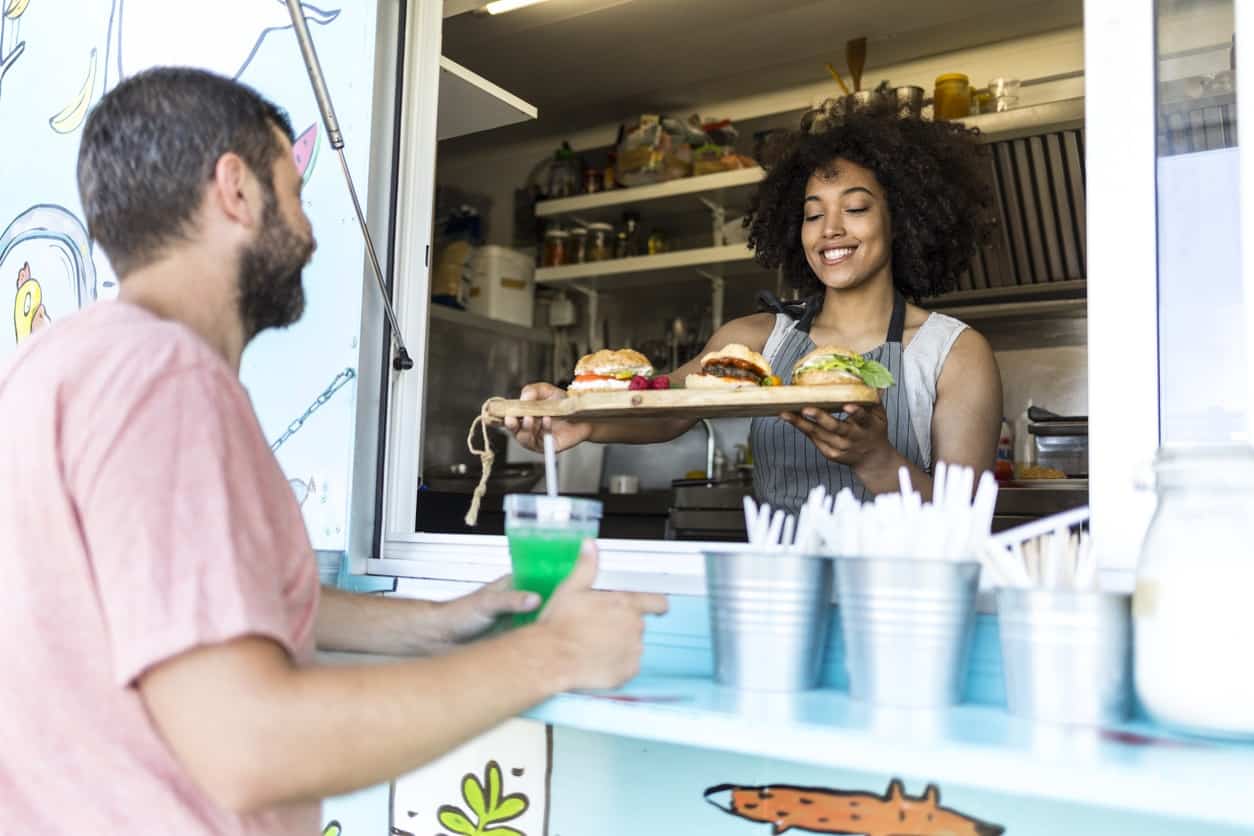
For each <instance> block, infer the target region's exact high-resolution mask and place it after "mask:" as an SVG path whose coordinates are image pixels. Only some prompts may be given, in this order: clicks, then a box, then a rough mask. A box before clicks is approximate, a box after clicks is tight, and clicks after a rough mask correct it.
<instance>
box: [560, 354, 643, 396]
mask: <svg viewBox="0 0 1254 836" xmlns="http://www.w3.org/2000/svg"><path fill="white" fill-rule="evenodd" d="M618 372H631V373H632V374H638V375H643V376H645V377H649V376H651V375H652V374H653V364H652V363H650V362H649V358H648V357H645V356H644V355H643V354H641V353H640V352H639V351H635V350H633V349H630V348H620V349H617V350H611V349H608V348H606V349H602V350H601V351H595V352H593V353H592V354H585V355H584V356H583V357H581V358H579V362H578V363H576V364H575V374H576V375H581V374H615V373H618ZM623 388H626V387H625V386H624V387H623Z"/></svg>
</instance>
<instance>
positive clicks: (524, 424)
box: [505, 383, 592, 453]
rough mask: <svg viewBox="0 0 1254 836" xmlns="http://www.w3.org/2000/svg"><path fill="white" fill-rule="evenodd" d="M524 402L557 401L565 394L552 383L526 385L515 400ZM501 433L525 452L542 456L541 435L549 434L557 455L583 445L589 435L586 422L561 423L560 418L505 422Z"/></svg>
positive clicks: (517, 419) (515, 419) (589, 427)
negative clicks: (551, 436)
mask: <svg viewBox="0 0 1254 836" xmlns="http://www.w3.org/2000/svg"><path fill="white" fill-rule="evenodd" d="M518 397H519V399H520V400H524V401H560V400H561V399H562V398H564V397H566V390H565V389H561V388H560V387H557V386H554V385H553V384H552V383H529V384H527V385H526V386H524V387H523V390H522V394H521V395H519V396H518ZM505 429H507V430H509V431H510V432H511V433H513V434H514V438H516V439H518V443H519V444H521V445H522V446H524V447H526V448H527V449H528V450H534V451H535V452H537V453H541V452H544V433H546V432H548V433H552V434H553V441H554V443H555V445H556V446H557V452H559V453H560V452H561V451H562V450H566V449H568V448H570V447H574V446H575V445H576V444H579V443H580V442H583V441H587V440H588V438H589V437H590V436H591V435H592V425H591V424H589V423H587V422H586V421H563V420H562V419H560V418H506V419H505Z"/></svg>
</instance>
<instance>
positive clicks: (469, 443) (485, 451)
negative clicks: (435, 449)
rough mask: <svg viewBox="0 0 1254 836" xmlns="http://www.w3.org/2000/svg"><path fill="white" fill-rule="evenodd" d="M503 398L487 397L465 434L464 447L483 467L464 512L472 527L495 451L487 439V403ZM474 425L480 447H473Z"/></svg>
mask: <svg viewBox="0 0 1254 836" xmlns="http://www.w3.org/2000/svg"><path fill="white" fill-rule="evenodd" d="M503 400H505V398H488V399H487V400H486V401H484V402H483V406H482V407H480V408H479V417H478V418H476V419H475V420H473V421H471V422H470V432H469V433H468V434H467V435H466V448H467V449H468V450H470V452H471V454H472V455H475V456H478V457H479V464H480V465H481V466H482V468H483V473H481V474H480V475H479V484H478V485H477V486H476V487H475V492H474V495H473V496H471V498H470V510H469V511H467V512H466V525H468V526H471V527H472V528H473V527H474V526H475V525H477V524H478V522H479V505H480V503H482V502H483V495H484V494H486V493H487V492H488V477H489V476H491V475H492V462H493V460H494V459H496V453H493V452H492V443H491V441H489V440H488V418H489V417H490V416H489V415H488V404H490V403H492V402H493V401H503ZM476 425H477V426H478V427H479V432H480V435H481V437H482V439H483V448H482V449H479V448H477V447H475V426H476Z"/></svg>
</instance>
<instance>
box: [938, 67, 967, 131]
mask: <svg viewBox="0 0 1254 836" xmlns="http://www.w3.org/2000/svg"><path fill="white" fill-rule="evenodd" d="M932 98H933V104H932V118H934V119H937V120H943V119H964V118H966V117H967V116H969V115H970V114H971V80H970V79H969V78H967V76H966V75H964V74H963V73H945V74H944V75H939V76H937V77H936V89H935V91H934V92H933V94H932Z"/></svg>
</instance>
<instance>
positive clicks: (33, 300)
mask: <svg viewBox="0 0 1254 836" xmlns="http://www.w3.org/2000/svg"><path fill="white" fill-rule="evenodd" d="M51 322H52V317H50V316H48V309H47V308H45V307H44V291H43V288H42V287H40V286H39V281H38V280H37V279H34V278H32V277H31V272H30V262H27V263H25V264H23V265H22V269H21V270H19V271H17V297H16V298H15V299H14V300H13V330H14V332H15V333H16V335H17V341H18V342H19V343H20V342H21V341H22V340H24V339H26V338H27V337H29V336H30V335H31V334H33V333H35V332H36V331H38V330H39V329H40V328H43V327H44V326H46V325H48V324H49V323H51Z"/></svg>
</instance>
